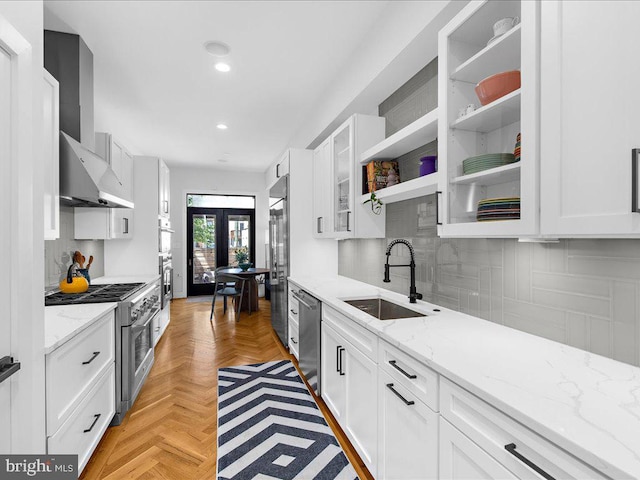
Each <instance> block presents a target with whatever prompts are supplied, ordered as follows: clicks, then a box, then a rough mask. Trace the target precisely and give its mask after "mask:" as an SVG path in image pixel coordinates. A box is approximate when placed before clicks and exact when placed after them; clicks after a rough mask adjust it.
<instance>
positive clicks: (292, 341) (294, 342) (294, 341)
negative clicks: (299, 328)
mask: <svg viewBox="0 0 640 480" xmlns="http://www.w3.org/2000/svg"><path fill="white" fill-rule="evenodd" d="M291 341H292V342H293V343H295V344H296V345H297V344H298V342H296V341H295V340H294V339H293V337H291Z"/></svg>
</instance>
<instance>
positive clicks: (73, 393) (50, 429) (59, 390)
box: [46, 312, 115, 435]
mask: <svg viewBox="0 0 640 480" xmlns="http://www.w3.org/2000/svg"><path fill="white" fill-rule="evenodd" d="M114 335H115V326H114V313H113V312H109V313H107V314H106V315H104V316H103V317H102V318H101V319H100V320H98V321H97V322H96V323H94V324H93V325H92V326H91V327H89V328H87V329H86V330H85V331H83V332H81V333H79V334H78V335H76V336H75V337H74V338H72V339H71V340H69V341H68V342H67V343H65V344H64V345H62V346H61V347H60V348H57V349H56V350H54V351H53V352H51V353H50V354H49V355H47V356H46V376H47V377H46V378H47V380H46V395H47V433H48V434H49V435H51V434H53V433H54V432H55V431H56V430H58V428H60V425H62V423H63V422H64V421H65V420H66V419H67V417H68V416H69V414H70V413H71V411H72V410H73V409H74V408H76V407H77V406H78V404H79V403H80V401H81V400H82V397H83V396H84V395H85V394H86V389H87V387H88V386H89V385H90V384H91V383H93V382H95V380H96V379H97V377H98V376H99V375H100V374H101V372H103V371H104V369H105V367H106V366H107V365H108V364H109V363H113V362H114V356H115V347H114Z"/></svg>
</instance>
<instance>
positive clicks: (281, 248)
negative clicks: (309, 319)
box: [269, 177, 289, 346]
mask: <svg viewBox="0 0 640 480" xmlns="http://www.w3.org/2000/svg"><path fill="white" fill-rule="evenodd" d="M269 194H270V205H271V206H270V209H269V244H270V268H271V325H272V327H273V329H274V330H275V332H276V333H277V334H278V337H279V338H280V341H281V342H282V344H283V345H284V346H287V336H288V322H287V300H288V295H287V277H288V275H289V212H288V205H287V177H283V178H281V179H280V180H279V181H278V183H276V185H274V186H273V188H272V189H271V191H270V192H269Z"/></svg>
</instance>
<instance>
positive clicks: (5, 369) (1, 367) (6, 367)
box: [0, 356, 20, 383]
mask: <svg viewBox="0 0 640 480" xmlns="http://www.w3.org/2000/svg"><path fill="white" fill-rule="evenodd" d="M18 370H20V362H14V361H13V358H12V357H8V356H7V357H2V358H1V359H0V383H2V382H4V381H5V380H6V379H7V378H9V377H10V376H11V375H13V374H14V373H16V372H17V371H18Z"/></svg>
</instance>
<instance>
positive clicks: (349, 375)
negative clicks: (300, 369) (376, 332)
mask: <svg viewBox="0 0 640 480" xmlns="http://www.w3.org/2000/svg"><path fill="white" fill-rule="evenodd" d="M321 345H322V347H321V348H322V382H321V384H322V398H323V399H324V401H325V403H326V404H327V406H328V407H329V409H330V410H331V412H332V413H333V415H334V417H335V418H336V420H337V421H338V423H339V424H340V426H341V427H342V429H343V430H344V431H345V433H346V434H347V437H348V438H349V440H350V441H351V443H352V444H353V446H354V447H355V449H356V451H357V452H358V454H359V455H360V458H361V459H362V461H363V462H364V464H365V465H366V467H367V468H368V469H369V471H370V472H371V474H372V475H373V476H375V475H376V462H377V441H378V427H377V414H378V411H377V391H376V383H377V382H376V379H377V375H378V368H377V365H376V363H375V362H374V361H372V360H371V359H370V358H368V357H367V356H366V355H364V354H363V353H362V352H360V351H359V350H358V349H357V348H355V347H354V346H353V345H352V344H351V343H350V342H349V341H347V340H346V339H345V338H344V337H343V336H342V335H341V334H340V333H338V332H337V331H336V330H334V329H333V328H332V327H331V326H330V325H329V324H328V323H327V322H326V321H323V322H322V338H321Z"/></svg>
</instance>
